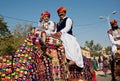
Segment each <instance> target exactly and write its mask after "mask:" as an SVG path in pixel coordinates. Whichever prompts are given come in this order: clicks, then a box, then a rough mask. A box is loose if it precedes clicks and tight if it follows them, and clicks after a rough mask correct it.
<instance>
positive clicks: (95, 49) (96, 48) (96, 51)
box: [85, 40, 102, 56]
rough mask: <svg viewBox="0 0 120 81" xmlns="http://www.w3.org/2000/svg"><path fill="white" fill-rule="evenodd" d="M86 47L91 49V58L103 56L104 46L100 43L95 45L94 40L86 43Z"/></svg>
mask: <svg viewBox="0 0 120 81" xmlns="http://www.w3.org/2000/svg"><path fill="white" fill-rule="evenodd" d="M85 46H86V47H88V48H90V50H91V56H98V55H100V54H101V50H102V46H101V45H100V44H99V43H97V44H95V43H94V41H93V40H91V41H86V42H85Z"/></svg>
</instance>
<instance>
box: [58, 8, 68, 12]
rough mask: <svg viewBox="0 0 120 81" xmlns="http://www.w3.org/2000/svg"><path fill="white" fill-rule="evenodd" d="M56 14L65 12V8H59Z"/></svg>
mask: <svg viewBox="0 0 120 81" xmlns="http://www.w3.org/2000/svg"><path fill="white" fill-rule="evenodd" d="M57 12H58V13H59V12H66V8H65V7H60V8H58V9H57Z"/></svg>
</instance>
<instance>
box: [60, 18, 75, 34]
mask: <svg viewBox="0 0 120 81" xmlns="http://www.w3.org/2000/svg"><path fill="white" fill-rule="evenodd" d="M64 18H66V16H65V17H64ZM64 18H63V19H64ZM72 24H73V23H72V20H71V19H70V18H67V20H66V24H65V27H64V28H63V29H62V30H60V32H61V33H67V32H68V31H69V30H70V29H71V27H72Z"/></svg>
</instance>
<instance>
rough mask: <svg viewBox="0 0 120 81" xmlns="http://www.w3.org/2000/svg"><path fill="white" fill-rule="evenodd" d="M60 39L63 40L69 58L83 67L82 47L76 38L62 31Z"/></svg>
mask: <svg viewBox="0 0 120 81" xmlns="http://www.w3.org/2000/svg"><path fill="white" fill-rule="evenodd" d="M60 39H61V40H62V42H63V46H64V48H65V54H66V57H67V59H69V60H72V61H74V62H75V63H76V65H77V66H79V67H81V68H83V66H84V65H83V57H82V53H81V48H80V45H79V43H78V42H77V40H76V38H75V37H74V36H72V35H70V34H68V33H62V35H61V38H60Z"/></svg>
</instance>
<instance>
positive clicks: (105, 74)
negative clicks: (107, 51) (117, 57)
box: [103, 57, 109, 77]
mask: <svg viewBox="0 0 120 81" xmlns="http://www.w3.org/2000/svg"><path fill="white" fill-rule="evenodd" d="M108 67H109V63H108V60H107V58H106V57H104V60H103V72H104V76H105V77H106V76H107V72H108Z"/></svg>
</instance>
